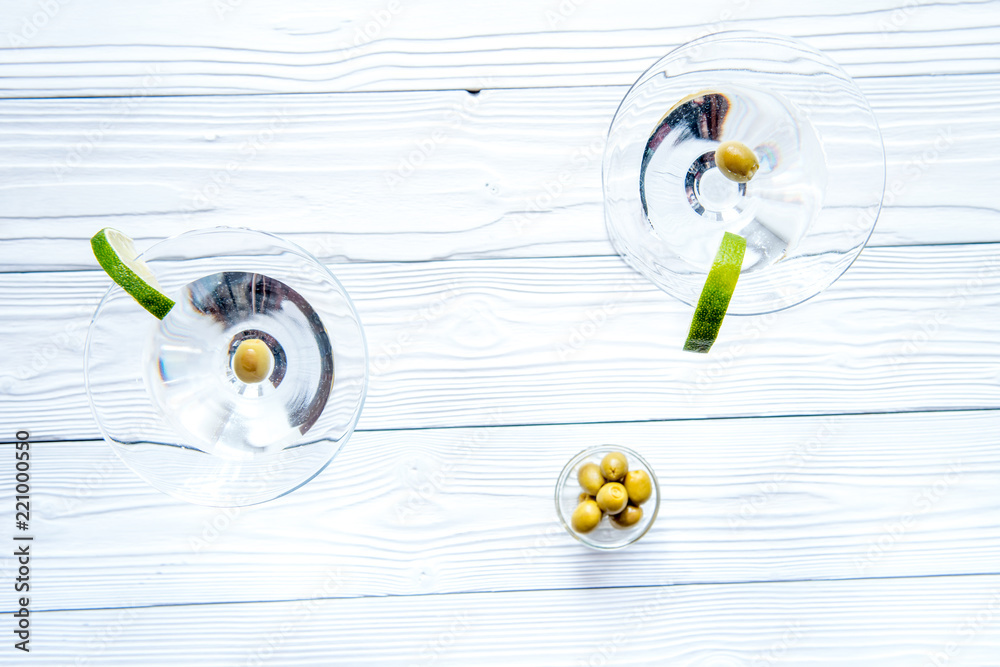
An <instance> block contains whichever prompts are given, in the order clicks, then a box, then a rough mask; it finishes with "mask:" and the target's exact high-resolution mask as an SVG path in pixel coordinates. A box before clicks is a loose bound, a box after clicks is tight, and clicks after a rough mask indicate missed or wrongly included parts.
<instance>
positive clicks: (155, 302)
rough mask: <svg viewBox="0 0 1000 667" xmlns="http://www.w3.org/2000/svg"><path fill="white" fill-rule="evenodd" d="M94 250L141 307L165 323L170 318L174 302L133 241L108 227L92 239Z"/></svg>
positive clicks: (119, 283)
mask: <svg viewBox="0 0 1000 667" xmlns="http://www.w3.org/2000/svg"><path fill="white" fill-rule="evenodd" d="M90 247H92V248H93V249H94V257H96V258H97V262H98V263H99V264H100V265H101V268H102V269H104V270H105V271H106V272H107V274H108V275H109V276H110V277H111V279H112V280H114V281H115V282H116V283H117V284H118V285H119V286H120V287H121V288H122V289H123V290H125V292H126V293H127V294H129V295H130V296H131V297H132V298H133V299H135V300H136V301H138V302H139V305H140V306H142V307H143V308H145V309H146V310H148V311H149V312H151V313H152V314H153V315H156V317H158V318H160V319H161V320H162V319H163V318H164V317H166V315H167V313H168V312H170V309H171V308H173V307H174V302H173V301H172V300H171V299H170V298H169V297H167V296H166V295H165V294H163V292H161V291H160V284H159V283H158V282H156V276H154V275H153V272H152V271H150V270H149V267H148V266H146V263H145V262H143V261H142V260H141V259H139V253H137V252H136V251H135V246H134V245H133V244H132V239H130V238H129V237H127V236H125V235H124V234H122V233H121V232H120V231H118V230H117V229H112V228H110V227H105V228H104V229H102V230H101V231H99V232H97V233H96V234H94V236H93V238H91V239H90Z"/></svg>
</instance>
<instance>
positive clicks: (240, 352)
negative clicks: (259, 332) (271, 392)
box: [233, 338, 274, 384]
mask: <svg viewBox="0 0 1000 667" xmlns="http://www.w3.org/2000/svg"><path fill="white" fill-rule="evenodd" d="M272 366H274V355H272V354H271V350H270V348H268V347H267V344H266V343H265V342H264V341H262V340H261V339H259V338H247V339H245V340H243V341H241V342H240V344H239V346H238V347H237V348H236V352H234V353H233V372H234V373H235V374H236V377H238V378H239V379H240V382H245V383H247V384H254V383H256V382H261V381H263V380H264V379H265V378H266V377H267V376H268V375H270V374H271V367H272Z"/></svg>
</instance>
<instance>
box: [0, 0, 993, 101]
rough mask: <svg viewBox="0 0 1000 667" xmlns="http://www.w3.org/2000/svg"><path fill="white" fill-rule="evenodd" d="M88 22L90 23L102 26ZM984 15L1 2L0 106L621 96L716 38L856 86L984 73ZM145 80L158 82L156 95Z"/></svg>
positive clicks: (989, 65)
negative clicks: (613, 90) (567, 89)
mask: <svg viewBox="0 0 1000 667" xmlns="http://www.w3.org/2000/svg"><path fill="white" fill-rule="evenodd" d="M94 17H100V19H99V20H97V19H95V18H94ZM998 24H1000V20H998V10H997V4H996V3H995V2H983V1H981V0H979V1H974V2H935V3H914V2H906V1H905V0H880V1H878V2H866V3H861V2H850V3H841V4H839V5H802V4H800V5H797V6H795V7H789V5H788V4H787V3H786V2H782V1H780V0H760V1H754V2H750V1H749V0H738V1H736V2H725V1H724V0H716V1H713V2H704V3H698V4H690V5H688V6H685V7H684V10H683V11H678V10H676V9H671V8H665V7H664V6H663V4H662V3H659V2H655V0H642V1H641V2H632V3H629V4H628V5H627V6H618V5H614V4H608V3H595V2H586V3H585V2H581V1H578V0H566V1H565V2H562V1H560V2H549V3H543V4H539V3H537V2H533V1H532V0H517V1H512V2H509V3H505V4H504V5H503V6H502V7H501V6H496V7H491V8H490V9H489V10H484V8H483V7H481V6H479V5H462V4H456V3H454V2H452V1H451V0H434V1H432V2H421V3H412V2H408V1H406V0H369V1H368V2H356V3H352V4H351V6H349V7H341V6H338V7H337V8H331V7H328V6H326V5H322V4H316V3H311V2H296V3H290V5H285V4H283V5H281V6H280V7H279V6H278V5H270V4H268V3H260V2H250V1H242V0H218V1H217V2H211V3H209V2H203V1H202V0H176V1H174V2H169V3H168V2H159V3H145V4H144V5H143V9H142V11H135V10H129V9H127V8H122V7H121V6H120V5H119V4H117V3H112V2H108V3H107V5H106V6H105V4H103V3H99V4H95V3H88V4H87V5H77V4H76V3H70V2H66V1H64V0H51V2H40V3H39V2H35V1H34V0H10V1H9V2H7V3H6V4H5V11H4V13H3V15H2V17H0V45H2V46H3V47H4V48H3V49H2V53H3V57H2V58H0V81H2V84H0V85H2V88H0V94H2V95H3V96H5V97H60V96H62V97H65V96H70V97H78V96H108V95H116V96H121V95H132V94H134V92H133V91H143V90H150V91H152V94H157V95H202V94H219V93H223V94H225V93H230V94H231V93H259V92H266V93H287V92H295V93H300V92H339V91H347V90H377V91H385V90H428V89H443V88H446V89H482V88H513V87H553V86H580V85H584V86H591V85H627V84H630V83H632V81H634V80H635V79H636V77H637V76H638V75H639V73H640V72H642V71H643V70H645V69H646V68H647V67H648V66H649V65H651V64H652V63H653V62H655V61H656V60H657V59H658V58H659V57H661V56H662V55H664V54H665V53H667V52H668V51H669V50H670V49H672V48H673V47H675V46H677V45H679V44H681V43H684V42H686V41H688V40H691V39H694V38H696V37H700V36H703V35H706V34H708V33H711V32H717V31H721V30H733V29H753V30H765V31H771V32H778V33H782V34H787V35H793V36H801V37H804V38H806V39H807V40H808V41H809V42H811V43H813V44H814V45H815V46H817V47H819V48H822V49H824V50H826V51H827V52H829V53H830V55H831V56H832V57H833V58H834V59H835V60H837V61H838V62H840V63H841V64H842V65H844V66H845V67H846V68H847V69H848V71H849V72H850V73H851V74H852V75H854V76H858V77H865V76H886V75H891V76H907V75H923V74H928V73H930V74H956V73H988V72H995V71H996V70H997V66H998V56H997V52H996V49H994V48H993V45H994V44H996V42H997V41H998V35H1000V32H998V30H1000V28H998ZM150 76H158V77H159V80H158V81H157V82H156V83H155V84H151V83H150V79H149V77H150Z"/></svg>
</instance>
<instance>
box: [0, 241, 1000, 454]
mask: <svg viewBox="0 0 1000 667" xmlns="http://www.w3.org/2000/svg"><path fill="white" fill-rule="evenodd" d="M333 270H334V272H335V273H336V274H338V276H339V277H341V278H342V280H343V282H344V284H345V286H346V288H347V290H348V292H349V293H350V294H351V295H352V296H353V297H354V299H355V300H356V304H357V307H358V309H359V313H360V316H361V320H362V322H363V323H364V326H365V329H366V332H367V336H368V345H369V354H370V370H371V382H370V386H369V391H368V399H367V402H366V405H365V409H364V411H363V414H362V416H361V421H360V423H359V428H362V429H386V428H417V427H435V426H477V425H486V424H497V423H501V424H533V423H575V422H594V421H631V420H644V419H691V418H700V417H732V416H757V415H787V414H837V413H851V412H883V411H884V412H893V411H903V410H951V409H966V408H996V407H1000V383H998V382H997V381H996V380H997V377H998V375H997V374H998V369H1000V366H998V363H1000V362H998V361H997V360H998V359H1000V349H998V346H1000V319H998V318H996V317H993V316H991V315H990V313H995V312H996V309H997V307H998V305H1000V246H998V245H968V246H923V247H901V248H872V249H868V250H866V251H865V252H864V253H862V255H861V258H860V259H859V260H858V261H857V262H856V263H855V265H854V266H853V267H852V268H851V269H850V270H849V271H848V272H847V273H846V274H845V275H844V277H843V278H841V279H840V280H839V281H838V282H837V283H836V284H835V285H834V286H833V287H832V288H831V289H828V290H827V291H826V292H824V293H822V294H820V295H819V296H818V297H816V298H815V299H813V300H812V301H810V302H807V303H805V304H803V305H800V306H798V307H796V308H793V309H790V310H787V311H783V312H780V313H776V314H773V315H769V316H761V317H750V318H738V317H733V318H730V319H729V320H727V323H726V326H725V327H724V328H723V330H722V338H721V340H720V341H719V343H717V344H716V347H715V348H714V349H713V350H712V353H711V354H709V355H705V356H703V355H695V354H691V353H686V352H683V351H682V350H681V344H682V341H683V340H684V338H685V336H686V335H687V330H688V327H689V324H690V318H691V309H690V308H689V307H687V306H684V305H683V304H681V303H680V302H678V301H675V300H674V299H672V298H671V297H669V296H667V295H666V294H664V293H663V292H660V291H659V290H657V289H655V288H654V287H652V285H651V284H650V283H648V282H647V281H646V280H645V279H643V278H642V277H641V276H639V275H638V274H636V273H634V272H633V271H631V270H630V269H629V268H628V267H626V266H625V264H624V263H623V262H622V261H621V260H620V259H618V258H608V257H597V258H560V259H525V260H496V261H482V260H468V261H466V260H461V261H447V262H429V263H403V264H379V263H365V264H343V265H336V266H334V267H333ZM108 285H109V282H108V280H107V278H106V277H104V276H103V274H101V273H99V272H97V271H88V272H61V273H50V274H5V275H2V276H0V293H2V294H4V301H3V303H2V305H0V323H2V327H3V329H2V331H3V333H4V342H5V345H6V347H7V351H8V353H9V354H10V355H11V357H10V358H11V359H13V360H15V362H14V363H13V364H8V365H7V366H6V367H4V368H0V392H2V393H3V394H4V399H3V401H2V402H0V425H2V428H3V430H6V431H11V432H12V430H13V429H17V428H28V429H29V430H31V431H32V432H33V433H36V434H37V436H38V437H40V438H43V439H78V438H82V437H99V435H98V431H97V428H96V425H95V424H94V423H93V421H92V418H91V416H90V412H89V408H88V406H87V401H86V396H85V392H84V382H83V373H82V368H83V362H82V353H83V342H84V337H85V334H86V328H87V326H88V324H89V319H90V314H91V312H92V309H93V307H94V305H95V304H96V302H97V300H98V299H99V298H100V296H101V294H102V293H103V291H104V290H105V289H107V286H108ZM120 400H121V406H122V410H123V411H128V410H132V409H133V408H135V407H136V406H139V405H141V404H142V403H143V402H145V401H146V400H148V399H146V397H145V396H144V395H136V394H134V393H127V392H126V393H124V394H123V395H122V396H121V398H120ZM497 410H500V411H501V412H502V414H501V416H500V417H499V421H497V419H498V417H497V415H496V411H497Z"/></svg>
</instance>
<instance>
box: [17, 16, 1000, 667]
mask: <svg viewBox="0 0 1000 667" xmlns="http://www.w3.org/2000/svg"><path fill="white" fill-rule="evenodd" d="M737 28H749V29H756V30H764V31H770V32H778V33H782V34H787V35H791V36H796V37H800V38H803V39H804V40H806V41H807V42H808V43H810V44H812V45H813V46H815V47H817V48H820V49H822V50H824V51H826V52H827V53H828V54H829V55H830V56H832V57H833V58H834V59H835V60H837V61H838V62H840V63H841V64H842V65H843V66H844V67H845V69H847V71H848V72H849V73H850V74H851V75H852V76H854V77H855V78H856V79H857V81H858V84H859V85H860V86H861V88H862V89H863V90H864V92H865V93H866V95H867V96H868V98H869V100H870V102H871V104H872V106H873V108H874V109H875V112H876V114H877V116H878V118H879V121H880V123H881V127H882V132H883V134H884V138H885V145H886V152H887V160H888V165H887V168H888V173H887V196H886V202H885V208H884V209H883V212H882V215H881V218H880V219H879V222H878V225H877V227H876V229H875V232H874V235H873V236H872V238H871V242H870V243H869V245H868V247H867V248H866V249H865V251H864V252H863V253H862V254H861V257H860V258H859V260H858V261H857V262H856V263H855V265H854V266H853V267H852V268H851V269H850V270H849V271H848V272H847V274H846V275H845V276H844V277H843V278H842V279H841V280H840V281H838V282H837V283H835V284H834V286H833V287H831V288H830V289H828V290H827V291H825V292H824V293H822V294H821V295H819V296H818V297H816V298H815V299H813V300H811V301H809V302H807V303H806V304H804V305H801V306H799V307H796V308H793V309H791V310H789V311H785V312H781V313H778V314H775V315H772V316H768V317H759V318H737V319H731V320H729V321H727V323H726V326H725V328H724V330H723V332H724V333H723V339H722V340H721V341H720V342H719V343H718V344H717V345H716V348H715V349H714V350H713V352H712V354H710V355H708V356H702V355H692V354H687V353H684V352H682V351H681V349H680V348H681V344H680V343H681V341H682V340H683V337H684V335H685V333H686V330H687V326H688V324H689V322H690V316H691V311H690V309H689V308H688V307H685V306H683V305H682V304H680V303H679V302H677V301H675V300H673V299H672V298H670V297H669V296H667V295H666V294H664V293H662V292H660V291H658V290H657V289H655V288H654V287H653V286H652V285H651V284H650V283H648V282H647V281H645V280H644V279H643V278H642V277H640V276H639V275H638V274H636V273H634V272H633V271H632V270H630V269H629V268H627V267H626V265H625V264H624V262H622V260H621V259H619V258H618V257H617V256H616V255H615V253H614V251H613V250H612V248H611V246H610V243H609V241H608V239H607V236H606V232H605V228H604V221H603V213H602V203H601V181H600V156H601V153H602V151H603V142H604V135H605V132H606V130H607V127H608V124H609V123H610V120H611V117H612V115H613V114H614V111H615V108H616V106H617V104H618V102H619V100H620V99H621V98H622V96H623V95H624V94H625V92H626V90H627V89H628V86H629V85H630V84H631V82H632V81H634V80H635V78H636V77H637V76H638V75H639V74H640V73H641V72H642V71H643V70H644V69H645V68H646V67H648V66H649V65H650V64H652V63H653V62H654V61H655V60H656V59H658V58H659V57H660V56H662V55H663V54H664V53H666V52H667V51H668V50H669V49H671V48H673V47H674V46H676V45H678V44H680V43H683V42H685V41H688V40H689V39H692V38H694V37H697V36H700V35H704V34H707V33H709V32H715V31H718V30H724V29H737ZM998 41H1000V2H995V1H992V2H984V1H969V2H924V1H923V0H873V1H870V2H861V1H860V0H852V1H851V2H843V3H836V4H835V3H792V2H787V1H777V0H733V1H731V2H704V3H700V4H698V3H679V2H673V1H669V2H662V1H660V2H656V1H653V0H643V1H641V2H632V3H610V2H597V1H596V0H559V1H557V0H552V1H551V2H537V1H532V0H516V1H515V0H510V1H508V2H506V3H503V5H501V4H500V3H459V2H453V1H447V0H424V1H422V2H411V1H410V0H388V1H385V0H373V1H371V2H353V3H341V4H334V3H323V2H317V1H309V0H294V1H291V2H285V3H276V2H266V1H265V0H173V1H171V2H167V1H166V0H161V1H157V2H150V3H136V2H131V3H130V2H125V1H124V0H92V1H91V2H81V1H76V2H70V1H69V0H5V2H4V3H3V8H2V15H0V46H2V47H3V48H2V50H0V95H2V98H3V99H2V100H0V271H2V273H0V337H2V340H3V344H4V350H5V351H6V354H5V361H4V363H3V364H2V366H0V441H2V442H3V443H4V444H2V445H0V470H2V473H0V498H2V512H0V518H2V531H0V541H2V542H3V546H2V548H0V553H2V554H3V555H2V556H0V567H2V586H0V591H2V592H0V611H2V612H3V614H2V618H3V619H4V620H2V621H0V637H3V638H4V639H3V641H2V644H0V663H2V664H4V665H7V664H10V665H74V666H76V665H128V666H134V665H185V666H190V665H234V666H236V665H264V664H266V665H280V666H285V665H295V666H299V665H486V664H496V665H545V666H549V665H567V666H573V667H576V666H578V665H588V666H589V665H605V664H607V665H681V666H692V667H694V666H697V667H734V666H737V665H753V666H760V665H811V664H822V665H878V666H880V667H882V666H886V665H907V666H909V665H912V666H915V667H924V666H926V665H949V666H953V665H1000V492H998V489H1000V410H998V409H1000V206H998V203H997V202H998V194H997V193H998V191H1000V187H998V178H997V177H998V176H1000V169H998V160H997V156H998V155H1000V46H997V42H998ZM220 224H229V225H240V226H249V227H254V228H258V229H262V230H267V231H273V232H276V233H279V234H281V235H284V236H286V237H287V238H289V239H291V240H293V241H296V242H298V243H300V244H302V245H304V246H305V247H307V248H309V249H310V250H312V251H313V252H314V253H316V254H317V255H318V256H320V257H321V258H322V259H323V260H324V261H325V262H327V263H328V264H329V265H330V267H331V269H332V270H333V271H334V272H335V273H336V274H337V275H338V276H339V277H340V278H341V279H342V281H343V283H344V284H345V286H346V288H347V289H348V291H349V292H350V293H351V294H352V296H353V297H354V299H355V301H356V304H357V307H358V309H359V312H360V315H361V318H362V321H363V323H364V325H365V327H366V332H367V334H368V341H369V351H370V354H371V373H372V377H371V384H370V391H369V394H368V400H367V403H366V405H365V408H364V412H363V415H362V418H361V422H360V424H359V428H358V431H357V432H356V434H355V435H354V437H353V438H352V439H351V440H350V442H349V443H348V444H347V445H346V446H345V448H344V449H343V450H342V452H341V454H340V455H339V456H338V458H337V459H336V460H335V461H334V463H333V464H332V465H331V466H330V467H329V468H328V469H327V470H326V471H324V472H323V473H322V474H321V475H320V476H319V477H317V478H316V479H315V480H313V481H312V482H311V483H309V484H308V485H306V486H305V487H303V488H302V489H300V490H298V491H296V492H294V493H292V494H290V495H289V496H286V497H284V498H281V499H279V500H276V501H273V502H270V503H266V504H264V505H261V506H256V507H251V508H245V509H242V510H226V511H223V510H218V509H211V508H203V507H197V506H193V505H187V504H184V503H181V502H179V501H175V500H173V499H171V498H169V497H167V496H165V495H163V494H161V493H159V492H157V491H155V490H153V489H151V488H149V487H148V486H146V485H145V484H144V483H143V482H142V481H141V480H140V479H139V478H138V477H136V476H135V475H134V474H133V473H132V472H131V471H130V470H128V469H127V468H126V467H125V466H124V465H123V464H122V463H121V462H120V461H119V460H118V459H117V458H116V457H115V455H114V454H113V452H112V451H111V449H110V447H109V446H108V445H106V444H105V443H104V442H103V441H102V440H101V439H100V436H99V433H98V430H97V427H96V424H95V422H94V420H93V417H92V416H91V414H90V412H89V409H88V407H87V403H86V397H85V393H84V384H83V373H82V351H83V344H84V337H85V334H86V329H87V325H88V322H89V319H90V316H91V314H92V312H93V309H94V307H95V305H96V303H97V301H98V299H99V298H100V296H101V295H102V294H103V292H104V291H105V290H106V289H107V286H108V284H109V281H108V279H107V278H106V276H105V275H104V274H103V273H102V272H101V271H100V270H99V269H98V268H97V266H96V263H95V261H94V260H93V258H92V256H91V254H90V249H89V244H88V243H87V239H88V238H89V237H90V236H91V235H92V234H93V233H94V232H95V231H96V230H97V229H99V228H101V227H104V226H109V225H110V226H114V227H117V228H119V229H122V230H124V231H126V232H127V233H129V234H130V235H132V236H133V237H135V238H136V240H137V244H138V245H139V246H141V247H147V246H148V245H150V244H151V243H152V242H154V241H155V240H158V239H160V238H163V237H165V236H169V235H173V234H176V233H178V232H181V231H184V230H187V229H193V228H199V227H208V226H215V225H220ZM18 431H24V432H27V433H29V434H30V442H31V449H30V452H31V494H30V495H31V521H30V530H29V531H27V532H23V531H18V530H16V529H15V524H14V514H15V513H14V503H15V494H16V487H15V460H14V455H15V445H14V444H13V443H14V442H15V435H16V434H17V432H18ZM606 442H610V443H621V444H623V445H626V446H628V447H631V448H633V449H636V450H637V451H640V452H642V453H643V454H644V455H645V456H646V457H647V458H648V459H649V460H650V463H651V464H652V465H653V466H654V467H655V469H656V470H657V472H658V473H659V476H660V481H661V484H662V488H663V502H662V505H661V509H660V515H659V518H658V520H657V522H656V524H655V526H654V528H653V530H652V531H651V532H650V533H649V534H648V535H647V536H646V537H645V538H643V539H642V540H641V541H640V542H638V543H637V544H636V545H634V546H632V547H631V548H629V549H627V550H624V551H621V552H613V553H597V552H592V551H589V550H587V549H585V548H583V547H582V546H580V545H579V544H577V543H576V542H575V541H574V540H573V539H571V538H570V537H569V536H568V535H567V534H566V533H565V532H564V531H563V529H562V528H561V527H560V526H559V524H558V523H557V520H556V517H555V514H554V508H553V507H552V500H551V496H552V487H553V484H554V481H555V478H556V476H557V474H558V472H559V470H560V468H561V467H562V465H563V464H564V463H565V462H566V461H567V460H568V459H569V458H570V457H571V456H572V455H573V454H574V453H575V452H577V451H578V450H580V449H582V448H583V447H585V446H588V445H592V444H600V443H606ZM359 468H363V469H365V470H366V472H365V473H364V474H363V475H361V476H357V475H351V474H348V471H351V470H356V469H359ZM25 534H30V535H31V536H32V537H33V538H34V539H33V541H32V542H31V561H30V595H29V596H28V597H29V598H30V604H29V613H30V644H28V646H29V647H30V653H24V652H22V651H20V650H17V649H16V648H15V647H14V644H15V642H16V641H18V639H17V637H16V634H15V633H14V630H16V629H17V621H18V619H17V617H15V616H13V613H15V612H17V611H18V609H19V606H20V605H19V597H21V596H22V595H24V594H23V593H17V592H15V588H14V586H15V584H16V578H17V576H18V567H19V564H18V563H17V562H16V559H15V558H14V557H13V554H14V551H15V547H16V545H18V544H22V543H23V542H15V541H13V538H14V537H15V536H18V535H25Z"/></svg>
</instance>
